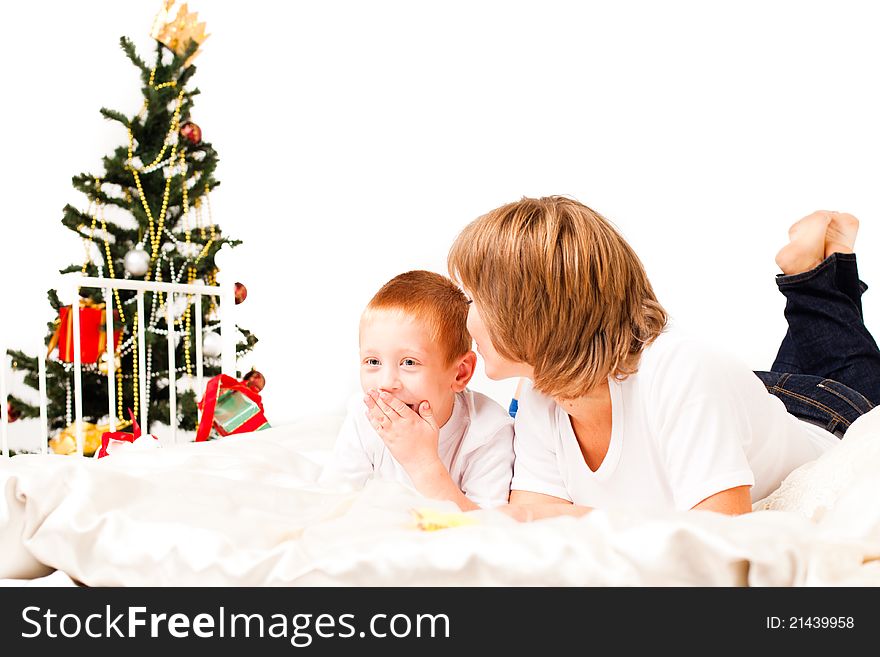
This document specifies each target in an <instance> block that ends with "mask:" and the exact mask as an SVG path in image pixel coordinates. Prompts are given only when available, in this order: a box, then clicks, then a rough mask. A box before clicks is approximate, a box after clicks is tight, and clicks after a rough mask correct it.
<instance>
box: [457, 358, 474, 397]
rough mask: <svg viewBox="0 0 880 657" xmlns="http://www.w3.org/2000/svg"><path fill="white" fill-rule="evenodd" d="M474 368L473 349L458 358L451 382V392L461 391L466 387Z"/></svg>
mask: <svg viewBox="0 0 880 657" xmlns="http://www.w3.org/2000/svg"><path fill="white" fill-rule="evenodd" d="M476 369H477V355H476V354H475V353H474V352H473V351H469V352H467V353H466V354H465V355H464V356H462V357H461V358H460V359H459V360H458V366H457V370H456V372H455V381H453V382H452V390H453V392H461V391H462V390H464V389H465V388H467V384H468V383H470V380H471V377H473V375H474V371H475V370H476Z"/></svg>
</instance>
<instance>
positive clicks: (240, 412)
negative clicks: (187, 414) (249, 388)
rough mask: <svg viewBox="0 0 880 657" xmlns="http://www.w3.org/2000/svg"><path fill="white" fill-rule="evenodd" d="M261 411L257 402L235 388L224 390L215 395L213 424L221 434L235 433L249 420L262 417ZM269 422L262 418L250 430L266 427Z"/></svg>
mask: <svg viewBox="0 0 880 657" xmlns="http://www.w3.org/2000/svg"><path fill="white" fill-rule="evenodd" d="M262 415H263V411H262V409H261V408H260V407H259V406H258V405H257V403H256V402H255V401H254V400H252V399H250V398H249V397H247V396H245V395H243V394H242V393H240V392H239V391H237V390H224V391H223V392H221V393H220V394H219V395H218V397H217V406H216V408H215V409H214V426H215V427H216V429H217V431H218V433H220V434H221V435H224V436H225V435H228V434H232V433H235V432H236V431H237V430H238V429H239V428H241V427H242V426H243V425H244V424H245V423H246V422H248V421H249V420H251V419H253V418H256V417H258V416H259V417H262ZM268 428H269V423H268V422H266V420H265V418H263V422H262V424H261V425H260V426H258V427H255V428H252V429H250V431H262V430H263V429H268Z"/></svg>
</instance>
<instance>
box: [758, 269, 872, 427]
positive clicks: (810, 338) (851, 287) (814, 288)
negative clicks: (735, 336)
mask: <svg viewBox="0 0 880 657" xmlns="http://www.w3.org/2000/svg"><path fill="white" fill-rule="evenodd" d="M776 284H777V285H778V286H779V291H780V292H782V294H783V295H785V299H786V303H785V319H786V320H787V321H788V331H787V332H786V334H785V337H784V338H783V340H782V344H781V345H780V347H779V353H778V354H777V355H776V361H775V362H774V363H773V366H772V368H771V371H769V372H755V374H756V375H757V376H758V378H759V379H761V381H762V382H763V383H764V385H765V386H766V387H767V391H768V392H769V393H770V394H772V395H775V396H777V397H779V398H780V399H781V400H782V401H783V403H784V404H785V408H786V409H787V410H788V412H789V413H791V414H792V415H795V416H797V417H799V418H801V419H803V420H806V421H808V422H811V423H813V424H818V425H819V426H821V427H824V428H825V429H827V430H828V431H830V432H831V433H834V434H835V435H837V436H838V437H843V434H844V433H845V432H846V430H847V429H848V428H849V425H850V424H852V423H853V422H854V421H855V420H856V418H858V417H859V416H860V415H862V414H864V413H867V412H868V411H869V410H871V409H872V408H873V407H874V405H875V404H877V403H880V349H878V348H877V343H876V342H875V341H874V338H873V337H871V334H870V333H869V332H868V329H867V328H865V323H864V317H863V315H862V293H863V292H864V291H865V290H867V289H868V286H867V285H865V284H864V283H863V282H862V281H860V280H859V274H858V268H857V266H856V256H855V254H854V253H833V254H831V255H830V256H829V257H828V258H826V259H825V260H824V261H823V262H822V263H821V264H819V265H818V266H817V267H816V268H815V269H812V270H810V271H807V272H804V273H802V274H794V275H792V276H785V275H779V276H777V277H776Z"/></svg>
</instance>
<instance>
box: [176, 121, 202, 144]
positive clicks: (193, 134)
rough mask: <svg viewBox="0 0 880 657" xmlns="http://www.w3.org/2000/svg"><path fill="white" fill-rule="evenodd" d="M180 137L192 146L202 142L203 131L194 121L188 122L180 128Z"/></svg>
mask: <svg viewBox="0 0 880 657" xmlns="http://www.w3.org/2000/svg"><path fill="white" fill-rule="evenodd" d="M180 135H181V136H182V137H183V138H184V139H186V140H187V141H188V142H189V143H191V144H198V143H199V142H201V141H202V129H201V128H200V127H199V126H197V125H196V124H195V123H193V122H192V121H187V122H186V123H184V124H183V125H182V126H180Z"/></svg>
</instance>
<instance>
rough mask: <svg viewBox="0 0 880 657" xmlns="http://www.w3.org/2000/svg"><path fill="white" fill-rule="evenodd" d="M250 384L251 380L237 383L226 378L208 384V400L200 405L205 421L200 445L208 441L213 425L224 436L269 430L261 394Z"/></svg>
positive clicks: (201, 424) (200, 430)
mask: <svg viewBox="0 0 880 657" xmlns="http://www.w3.org/2000/svg"><path fill="white" fill-rule="evenodd" d="M248 383H249V382H248V380H247V379H245V380H244V381H236V380H235V379H233V378H232V377H231V376H227V375H226V374H218V375H217V376H215V377H212V378H211V379H209V380H208V385H207V386H206V387H205V396H204V397H202V400H201V401H200V402H199V409H200V410H201V411H202V418H201V420H199V428H198V430H197V431H196V442H202V441H205V440H208V436H209V435H210V433H211V426H212V425H213V426H214V428H215V429H216V430H217V433H219V434H220V435H221V436H230V435H232V434H235V433H248V432H250V431H260V430H262V429H268V428H269V423H268V422H267V421H266V416H265V415H263V400H262V398H261V397H260V393H258V392H257V391H256V390H255V389H254V388H253V387H252V386H250V385H248ZM221 411H222V412H221ZM221 416H222V417H221Z"/></svg>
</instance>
